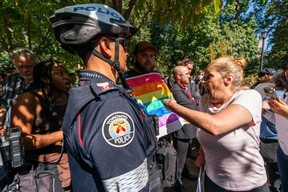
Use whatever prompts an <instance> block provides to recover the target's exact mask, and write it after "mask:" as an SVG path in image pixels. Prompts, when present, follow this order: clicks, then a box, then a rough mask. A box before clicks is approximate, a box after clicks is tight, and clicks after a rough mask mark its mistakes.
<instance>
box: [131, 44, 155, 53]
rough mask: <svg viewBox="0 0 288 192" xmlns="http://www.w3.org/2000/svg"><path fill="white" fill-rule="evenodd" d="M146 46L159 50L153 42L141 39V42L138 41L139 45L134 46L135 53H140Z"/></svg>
mask: <svg viewBox="0 0 288 192" xmlns="http://www.w3.org/2000/svg"><path fill="white" fill-rule="evenodd" d="M146 48H151V49H153V51H154V52H157V51H158V49H157V47H155V46H154V45H153V44H152V43H150V42H148V41H140V42H139V43H137V45H136V46H135V48H134V54H136V53H139V52H141V51H143V50H144V49H146Z"/></svg>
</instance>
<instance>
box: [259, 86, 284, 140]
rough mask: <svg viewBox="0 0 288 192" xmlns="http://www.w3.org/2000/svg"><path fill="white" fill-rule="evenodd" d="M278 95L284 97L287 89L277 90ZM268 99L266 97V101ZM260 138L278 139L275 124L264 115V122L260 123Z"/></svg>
mask: <svg viewBox="0 0 288 192" xmlns="http://www.w3.org/2000/svg"><path fill="white" fill-rule="evenodd" d="M275 92H276V94H277V97H282V96H283V94H284V93H285V90H275ZM265 100H266V101H267V99H264V101H265ZM260 138H264V139H273V140H277V130H276V127H275V124H273V123H271V122H270V121H268V120H267V119H266V118H265V117H264V116H263V115H262V122H261V125H260Z"/></svg>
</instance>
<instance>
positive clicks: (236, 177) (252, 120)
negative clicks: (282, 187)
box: [164, 57, 269, 192]
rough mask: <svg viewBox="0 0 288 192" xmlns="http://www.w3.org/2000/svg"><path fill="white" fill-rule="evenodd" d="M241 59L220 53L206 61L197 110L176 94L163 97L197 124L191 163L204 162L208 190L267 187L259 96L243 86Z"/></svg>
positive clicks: (257, 190)
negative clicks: (198, 146) (179, 101)
mask: <svg viewBox="0 0 288 192" xmlns="http://www.w3.org/2000/svg"><path fill="white" fill-rule="evenodd" d="M246 65H247V62H246V61H245V59H243V58H238V59H237V58H234V57H221V58H218V59H216V60H214V61H212V62H211V63H210V64H209V65H208V67H207V69H206V71H205V74H204V84H205V88H206V90H207V93H206V94H205V95H204V96H203V97H202V99H201V103H200V111H201V112H199V111H195V110H191V109H188V108H185V107H183V106H181V105H179V104H177V103H176V101H175V100H165V101H164V103H165V105H166V107H167V108H168V109H170V110H172V111H173V112H175V113H177V114H178V115H180V116H182V117H183V118H185V119H186V120H187V121H189V122H190V123H192V124H194V125H195V126H197V127H199V128H200V129H198V131H197V138H198V140H199V142H200V144H201V149H200V154H199V155H198V157H197V160H196V165H197V166H204V164H206V176H205V189H206V191H207V192H211V191H213V192H215V191H217V192H227V191H242V192H243V191H250V192H260V191H261V192H268V191H269V189H268V185H267V177H266V172H265V167H264V162H263V159H262V157H261V155H260V153H259V132H260V123H261V105H262V104H261V102H262V99H261V96H260V94H259V93H258V92H256V91H255V90H247V89H245V88H244V87H242V81H243V69H244V67H246Z"/></svg>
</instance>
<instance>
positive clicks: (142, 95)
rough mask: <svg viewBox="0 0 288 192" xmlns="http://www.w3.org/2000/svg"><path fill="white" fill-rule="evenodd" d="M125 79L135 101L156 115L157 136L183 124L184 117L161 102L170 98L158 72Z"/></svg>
mask: <svg viewBox="0 0 288 192" xmlns="http://www.w3.org/2000/svg"><path fill="white" fill-rule="evenodd" d="M126 80H127V83H128V85H129V86H130V87H132V88H133V92H132V94H131V95H132V96H134V97H135V98H136V99H137V102H138V103H139V104H142V105H143V106H145V107H146V110H147V113H148V114H150V115H152V114H154V115H157V116H158V120H159V135H158V137H162V136H165V135H167V134H169V133H171V132H174V131H176V130H178V129H180V128H181V127H182V126H183V125H184V124H185V121H184V119H182V118H180V117H179V116H178V115H176V114H175V113H173V112H171V111H168V110H167V109H166V108H165V106H164V104H163V103H162V100H163V99H170V95H171V92H170V90H169V88H168V87H167V85H166V83H165V82H164V81H163V80H162V77H161V75H160V74H159V73H149V74H144V75H140V76H137V77H131V78H127V79H126Z"/></svg>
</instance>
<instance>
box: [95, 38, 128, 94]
mask: <svg viewBox="0 0 288 192" xmlns="http://www.w3.org/2000/svg"><path fill="white" fill-rule="evenodd" d="M119 44H120V38H116V39H115V54H114V55H115V56H114V61H112V60H111V59H108V58H106V57H104V55H103V54H101V53H100V52H99V51H97V50H96V49H95V48H94V49H93V51H92V54H93V55H95V56H96V57H99V58H100V59H102V60H103V61H106V62H107V63H109V64H110V65H111V66H112V67H114V69H116V71H117V72H118V75H119V78H120V80H121V82H122V85H123V87H124V88H125V89H126V90H127V92H128V93H131V88H130V87H129V85H128V83H127V81H126V79H125V78H124V75H123V73H122V72H121V70H120V65H119Z"/></svg>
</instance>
